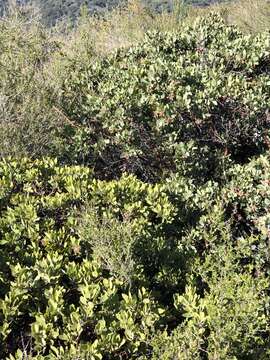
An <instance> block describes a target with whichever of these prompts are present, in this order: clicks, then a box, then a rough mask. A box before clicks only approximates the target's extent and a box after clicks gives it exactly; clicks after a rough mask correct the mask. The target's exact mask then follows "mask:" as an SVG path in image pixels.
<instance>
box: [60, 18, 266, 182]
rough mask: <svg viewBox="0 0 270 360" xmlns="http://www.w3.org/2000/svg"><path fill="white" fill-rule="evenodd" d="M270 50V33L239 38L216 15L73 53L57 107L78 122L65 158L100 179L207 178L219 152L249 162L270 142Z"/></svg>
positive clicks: (240, 36)
mask: <svg viewBox="0 0 270 360" xmlns="http://www.w3.org/2000/svg"><path fill="white" fill-rule="evenodd" d="M269 46H270V37H269V33H267V32H265V33H261V34H259V35H258V36H256V37H254V36H250V35H243V34H242V33H241V32H240V31H239V30H238V29H237V28H235V27H234V26H226V25H225V24H224V22H223V21H222V19H221V18H220V17H219V16H216V15H214V14H213V15H212V16H211V17H209V18H207V19H202V20H199V21H197V22H196V23H195V24H194V25H192V26H188V27H187V28H184V29H182V30H181V32H179V33H165V34H163V33H158V32H151V33H148V34H147V35H146V37H145V40H144V41H143V42H142V43H140V44H139V45H138V46H136V47H131V48H130V49H128V50H119V51H117V52H116V53H114V54H113V55H111V56H109V57H106V58H105V59H102V60H97V61H94V62H89V63H88V64H81V63H80V62H77V61H76V62H75V61H72V59H71V61H70V62H69V64H68V65H67V69H66V74H67V73H68V74H70V76H69V77H67V76H65V77H64V81H63V83H62V84H61V85H60V86H61V90H60V91H61V97H60V101H59V104H57V106H59V107H60V109H63V110H64V111H65V115H66V116H67V117H68V118H69V119H70V121H71V122H73V124H74V126H73V128H71V127H70V131H69V132H68V138H67V142H68V145H69V146H70V150H69V152H67V153H66V156H67V157H68V158H69V161H72V162H73V161H76V162H78V163H83V164H88V165H91V166H92V167H94V168H95V170H96V172H97V173H98V174H100V176H110V177H111V176H115V175H118V174H119V173H121V172H122V171H128V172H132V173H134V174H136V175H137V176H139V177H140V178H143V179H146V180H152V179H156V178H159V177H160V176H162V175H163V176H164V175H167V173H169V172H170V171H174V172H175V171H180V172H181V171H182V172H183V173H186V172H189V174H190V175H191V176H197V175H198V173H200V175H199V176H200V177H202V180H205V177H206V178H207V177H209V176H213V172H215V170H216V169H217V166H218V165H217V164H218V163H220V155H221V153H225V154H231V159H232V160H235V161H238V160H239V159H240V160H241V161H245V159H246V158H248V157H249V156H251V155H253V154H254V153H259V152H260V151H262V149H263V148H264V147H265V145H266V142H267V134H268V128H269V114H268V112H267V111H268V109H269V104H270V96H269V81H270V76H269V59H270V54H269ZM71 134H72V136H71ZM66 148H67V149H68V146H67V147H66ZM62 155H63V154H62ZM183 157H185V159H184V160H183ZM198 158H200V161H197V160H198ZM192 162H193V164H192ZM194 162H195V163H194ZM185 163H188V166H185V165H184V164H185ZM195 168H197V169H195ZM208 173H210V174H208ZM218 173H219V174H218V175H220V171H218Z"/></svg>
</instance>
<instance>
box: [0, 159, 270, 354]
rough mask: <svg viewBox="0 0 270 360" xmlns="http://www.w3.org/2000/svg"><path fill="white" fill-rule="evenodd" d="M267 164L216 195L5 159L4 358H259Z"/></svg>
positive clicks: (211, 190) (0, 318)
mask: <svg viewBox="0 0 270 360" xmlns="http://www.w3.org/2000/svg"><path fill="white" fill-rule="evenodd" d="M240 167H241V171H240ZM269 167H270V165H269V159H268V158H267V157H261V158H259V159H258V160H256V161H255V160H254V161H253V162H251V163H250V164H248V165H245V166H240V165H236V166H235V167H232V168H231V172H230V173H229V174H228V177H229V179H228V183H227V185H226V187H223V188H220V187H219V185H218V184H217V183H214V182H212V181H210V182H208V183H207V184H205V185H202V186H197V185H194V184H193V182H192V181H187V180H186V178H184V177H182V178H180V177H174V178H171V179H167V181H166V182H164V183H163V184H159V185H158V184H157V185H151V184H146V183H143V182H142V181H140V180H138V179H136V178H135V177H134V176H131V175H125V176H123V177H122V178H121V179H120V180H113V181H110V182H106V181H101V180H95V179H94V178H93V173H92V171H91V170H89V168H86V167H81V166H73V167H68V166H60V165H58V163H57V161H56V160H50V159H44V160H37V161H30V160H27V159H22V160H21V161H20V162H16V161H13V160H12V159H7V160H3V161H2V162H1V163H0V183H1V196H0V208H1V220H0V256H1V264H0V344H1V347H0V348H1V358H7V359H24V358H25V357H29V358H33V359H66V358H67V359H91V360H92V359H137V358H141V359H148V358H154V359H158V358H162V359H163V358H164V359H174V358H176V359H190V358H198V359H204V358H205V354H209V358H215V357H217V356H218V358H220V359H226V358H238V356H241V357H240V358H248V357H247V356H251V357H252V356H255V355H256V357H258V356H260V357H259V358H260V359H266V358H267V356H268V355H269V354H268V353H267V351H268V350H267V349H268V347H267V344H268V343H269V339H270V338H269V310H270V309H269V301H270V299H269V290H268V287H269V285H268V277H269V271H268V269H269V257H268V252H269V242H268V240H267V239H268V227H267V226H268V223H267V221H266V218H267V214H268V212H267V208H266V207H265V205H264V204H265V203H266V202H267V201H268V198H269V196H268V195H269V194H268V190H267V188H264V186H265V183H266V180H267V176H268V175H267V169H269ZM241 176H243V177H244V178H245V181H241ZM238 183H239V184H238ZM237 184H238V185H237ZM244 189H245V191H246V193H243V194H242V195H241V196H240V197H239V196H236V194H238V193H239V192H241V191H244ZM248 191H250V193H249V192H248ZM251 207H252V208H253V207H254V211H253V214H252V215H251V213H250V210H249V209H250V208H251ZM232 209H234V210H232ZM240 215H241V216H242V217H244V216H245V220H243V221H244V224H245V226H246V227H243V225H242V224H241V219H239V216H240ZM255 220H256V221H255ZM251 222H252V224H253V226H249V223H251ZM241 226H242V227H241ZM124 237H125V238H124ZM121 238H122V239H123V240H122V241H121ZM99 240H100V241H99ZM122 263H123V264H124V265H125V266H124V267H123V266H121V265H122ZM258 354H259V355H258ZM267 354H268V355H267ZM257 355H258V356H257Z"/></svg>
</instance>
